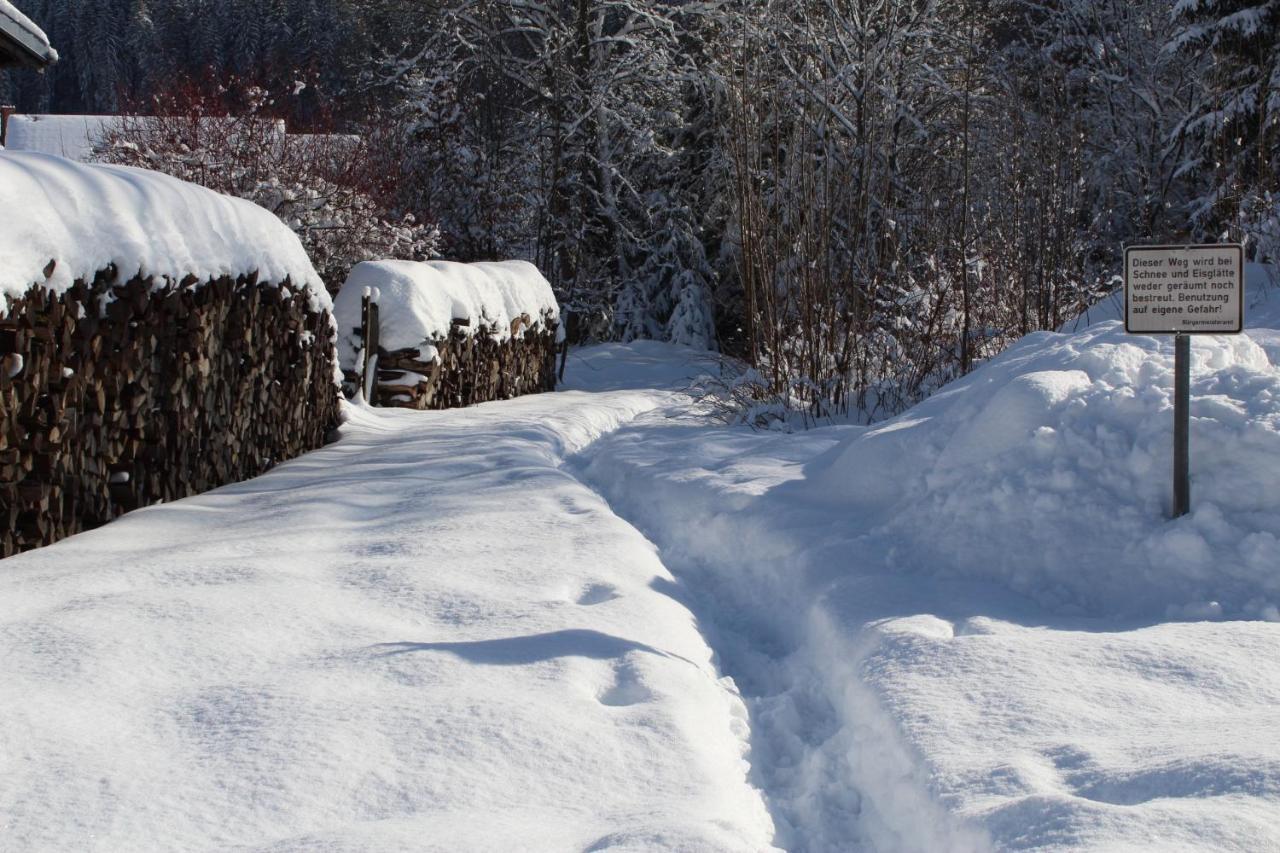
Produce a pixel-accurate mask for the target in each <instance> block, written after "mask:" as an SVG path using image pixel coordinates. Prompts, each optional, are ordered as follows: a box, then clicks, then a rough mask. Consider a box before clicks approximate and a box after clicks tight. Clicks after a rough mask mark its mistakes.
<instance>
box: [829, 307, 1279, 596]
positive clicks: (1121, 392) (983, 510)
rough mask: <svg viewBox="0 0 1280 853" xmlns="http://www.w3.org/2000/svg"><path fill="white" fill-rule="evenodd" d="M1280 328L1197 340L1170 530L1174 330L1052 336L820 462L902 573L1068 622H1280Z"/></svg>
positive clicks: (1098, 329)
mask: <svg viewBox="0 0 1280 853" xmlns="http://www.w3.org/2000/svg"><path fill="white" fill-rule="evenodd" d="M1278 359H1280V333H1277V332H1274V331H1270V330H1255V331H1253V332H1251V333H1249V334H1246V335H1238V336H1198V337H1196V338H1194V340H1193V342H1192V385H1191V394H1192V400H1191V490H1192V495H1191V496H1192V513H1191V515H1189V516H1187V517H1185V518H1182V519H1179V520H1177V521H1171V520H1169V519H1168V514H1169V510H1170V504H1171V479H1172V432H1173V416H1172V406H1173V399H1172V394H1173V347H1172V338H1162V339H1157V338H1154V337H1142V336H1137V335H1128V334H1126V333H1125V332H1124V329H1123V327H1122V326H1121V324H1120V323H1118V322H1115V321H1111V322H1105V323H1101V324H1098V325H1095V326H1092V327H1090V328H1089V329H1088V330H1087V331H1085V332H1082V333H1079V334H1076V335H1070V336H1067V335H1057V334H1053V333H1047V332H1046V333H1039V334H1033V335H1030V336H1028V337H1027V338H1025V339H1023V340H1022V341H1021V342H1020V343H1019V344H1017V345H1016V346H1014V347H1013V348H1011V349H1010V350H1008V351H1007V352H1005V353H1004V354H1002V355H1001V356H1000V357H998V358H996V359H994V360H993V361H992V362H990V363H989V364H987V365H986V366H984V367H983V368H982V369H980V370H978V371H977V372H975V373H974V374H972V375H970V376H969V377H967V378H965V379H963V380H961V381H959V382H956V383H953V384H952V385H950V386H948V387H947V388H944V389H943V390H942V391H940V392H939V393H938V394H936V395H934V396H933V397H931V398H930V399H928V400H926V401H924V402H923V403H921V404H920V405H918V406H916V407H915V408H913V409H911V410H910V411H908V412H906V413H904V414H903V415H901V416H899V417H897V418H894V419H892V420H890V421H887V422H886V423H884V424H881V425H879V426H876V427H874V428H870V429H867V430H865V431H859V432H858V433H857V434H856V435H855V436H853V437H852V438H849V439H846V440H845V441H843V442H842V443H841V444H840V445H838V446H837V447H836V448H834V449H833V450H832V451H830V452H829V453H827V454H826V455H824V456H823V457H820V458H818V459H816V460H814V461H813V462H812V463H811V464H810V466H809V467H808V477H809V483H807V484H806V488H805V489H804V493H805V495H806V496H807V497H808V498H809V499H810V500H822V501H832V502H834V503H836V504H839V505H842V506H843V507H845V508H846V509H847V511H848V512H849V514H850V515H851V516H852V517H853V518H855V519H859V525H860V526H862V525H865V527H864V537H863V539H862V540H861V545H862V546H863V547H865V548H868V549H869V550H870V551H871V552H872V553H876V554H883V559H884V561H885V563H886V565H887V566H888V567H889V568H891V569H892V570H894V571H901V572H908V573H917V572H924V571H927V572H928V573H929V574H932V575H937V576H942V577H964V578H979V579H984V580H990V581H994V582H997V583H999V584H1001V585H1003V586H1006V587H1007V588H1009V589H1011V590H1013V591H1014V592H1017V593H1021V594H1023V595H1026V596H1028V597H1030V598H1032V599H1034V600H1036V601H1037V602H1038V603H1039V604H1041V605H1042V606H1044V607H1047V608H1049V609H1050V610H1053V611H1056V612H1060V613H1074V614H1082V615H1126V616H1140V615H1141V616H1158V617H1170V616H1172V617H1221V616H1233V617H1246V618H1259V617H1260V618H1266V619H1273V620H1274V619H1280V609H1277V605H1280V571H1277V567H1278V566H1280V513H1277V512H1276V507H1277V506H1280V370H1277V367H1276V365H1277V364H1280V360H1278Z"/></svg>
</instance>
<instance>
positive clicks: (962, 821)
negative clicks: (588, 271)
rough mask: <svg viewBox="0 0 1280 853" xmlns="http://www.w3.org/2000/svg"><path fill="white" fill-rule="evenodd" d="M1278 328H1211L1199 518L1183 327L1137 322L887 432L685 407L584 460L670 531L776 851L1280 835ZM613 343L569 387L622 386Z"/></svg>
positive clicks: (1112, 846)
mask: <svg viewBox="0 0 1280 853" xmlns="http://www.w3.org/2000/svg"><path fill="white" fill-rule="evenodd" d="M1278 337H1280V336H1278V335H1277V333H1276V332H1273V331H1270V330H1255V331H1253V332H1250V333H1249V334H1248V335H1246V336H1240V337H1234V338H1229V337H1220V338H1198V339H1197V340H1196V342H1195V344H1194V346H1193V357H1194V359H1195V362H1196V370H1195V374H1194V377H1193V390H1192V394H1193V399H1192V416H1193V418H1194V424H1193V434H1192V442H1193V444H1192V453H1193V465H1194V467H1193V492H1192V498H1193V509H1194V512H1193V514H1192V515H1191V516H1188V517H1185V518H1182V519H1179V520H1177V521H1169V520H1166V517H1165V515H1164V513H1165V512H1166V510H1167V504H1168V501H1169V498H1168V492H1169V489H1170V476H1171V470H1170V468H1171V459H1170V444H1171V436H1170V432H1171V426H1172V424H1171V421H1172V416H1171V412H1170V400H1169V395H1170V390H1171V384H1172V383H1171V369H1172V352H1171V346H1170V342H1169V341H1158V340H1156V339H1152V338H1140V337H1133V336H1129V335H1126V334H1124V332H1123V331H1122V330H1121V329H1120V327H1119V324H1117V323H1115V322H1111V323H1107V324H1103V325H1100V326H1096V327H1094V328H1092V329H1090V330H1089V331H1087V332H1084V333H1082V334H1079V335H1074V336H1068V335H1060V334H1051V333H1045V334H1037V335H1033V336H1031V337H1030V338H1028V339H1026V340H1024V341H1023V342H1021V343H1020V344H1019V345H1017V346H1016V347H1014V348H1013V349H1012V350H1010V351H1009V352H1008V353H1006V354H1005V355H1004V356H1002V357H1001V358H998V359H995V360H994V361H993V362H991V363H988V364H987V365H985V366H983V367H982V368H980V369H979V370H978V371H977V372H975V373H974V374H972V375H971V376H969V377H967V378H966V379H964V380H962V381H960V382H957V383H953V384H952V385H949V386H947V387H946V388H944V389H943V390H942V391H941V392H939V393H938V394H937V395H935V396H934V397H933V398H931V399H930V400H927V401H925V402H924V403H923V404H921V405H919V406H917V407H915V408H914V409H912V410H911V411H909V412H907V413H905V414H903V415H902V416H901V417H899V418H897V419H895V420H893V421H889V422H886V423H884V424H880V425H878V426H876V427H873V428H866V427H856V426H835V427H827V428H822V429H815V430H810V431H807V432H804V433H799V434H791V435H789V434H783V433H778V432H770V431H758V432H757V431H751V430H748V429H744V428H715V427H709V426H707V425H705V424H699V423H698V422H697V420H696V418H693V417H690V412H689V405H690V403H689V402H687V401H686V403H685V404H684V405H683V406H680V405H677V406H674V407H672V408H670V409H668V410H666V411H661V412H657V413H655V414H654V415H652V416H646V417H645V418H643V419H641V420H640V421H637V422H635V423H633V424H631V425H627V426H624V427H623V428H622V429H620V430H619V431H618V432H616V433H613V434H611V435H609V436H606V437H604V438H602V439H601V440H600V441H598V442H597V443H595V444H593V445H592V446H590V447H589V448H587V449H586V451H585V452H584V453H582V454H581V455H580V456H578V457H576V458H575V459H574V460H572V461H571V464H570V466H569V469H568V470H570V471H571V472H572V473H574V474H576V475H577V476H579V477H581V478H582V479H584V480H586V481H587V482H588V483H590V484H591V485H592V486H593V487H594V488H595V489H596V490H597V491H598V492H599V493H600V494H602V495H603V496H604V497H605V498H606V499H607V500H608V501H609V503H610V505H611V507H612V508H613V509H614V511H616V512H618V513H619V514H620V515H622V516H623V517H624V518H627V519H628V520H629V521H631V522H632V523H634V524H636V525H637V526H638V527H640V528H641V529H642V530H643V531H644V532H645V534H646V535H647V536H648V538H649V539H651V540H652V541H653V542H654V543H655V545H657V546H658V548H659V549H660V553H661V555H662V558H663V561H664V562H665V563H666V564H667V565H669V566H671V567H672V571H673V574H674V575H675V576H676V577H677V578H678V579H679V580H680V582H681V583H680V586H679V587H678V588H675V589H674V590H673V594H676V595H679V596H680V597H681V600H685V601H689V602H691V603H692V607H693V609H694V612H695V615H696V617H697V619H698V623H699V625H700V626H702V628H703V631H704V634H705V635H706V636H707V637H709V638H711V641H712V644H713V646H714V648H715V651H716V654H717V660H718V661H719V662H720V664H721V666H722V668H723V672H724V673H725V674H726V675H728V676H730V677H732V678H733V679H734V681H735V682H736V683H737V684H738V685H739V687H740V688H741V690H742V693H743V697H744V699H745V700H746V702H747V706H748V709H749V710H750V719H751V732H752V736H751V745H752V750H751V760H752V771H753V778H754V779H756V780H758V784H760V785H761V787H762V789H763V790H764V791H765V793H766V796H767V799H768V802H769V804H770V808H771V811H772V812H773V814H774V820H775V825H776V826H777V828H778V838H777V839H776V843H777V844H779V846H782V847H784V848H787V849H830V850H846V849H872V850H893V851H902V852H903V853H915V852H916V851H919V853H932V852H933V851H938V850H947V851H990V850H1031V849H1034V850H1046V851H1047V850H1082V849H1083V850H1151V849H1159V850H1187V851H1191V850H1195V851H1207V850H1222V851H1227V850H1272V849H1280V847H1278V845H1280V827H1277V824H1276V821H1275V814H1276V813H1277V809H1278V808H1280V746H1278V744H1280V725H1278V724H1277V722H1276V721H1275V714H1274V708H1275V705H1276V702H1277V701H1280V664H1278V663H1277V661H1280V625H1277V624H1273V623H1270V622H1268V621H1264V620H1266V619H1272V618H1275V616H1276V614H1275V611H1274V605H1275V602H1276V601H1277V598H1276V580H1275V578H1274V576H1275V568H1274V567H1275V566H1277V565H1280V560H1278V559H1277V556H1278V555H1277V553H1276V550H1275V549H1276V541H1277V540H1276V533H1277V530H1276V523H1277V522H1276V517H1275V507H1276V499H1277V497H1278V495H1277V494H1276V488H1277V483H1280V477H1277V474H1280V471H1277V466H1278V465H1280V455H1278V454H1277V450H1280V448H1278V447H1277V444H1276V441H1277V435H1276V433H1277V427H1278V426H1280V401H1278V400H1277V397H1276V391H1277V384H1276V383H1277V382H1278V381H1280V371H1278V370H1277V369H1276V367H1275V365H1276V364H1277V361H1276V359H1277V357H1280V339H1278ZM609 355H610V357H609V358H605V357H604V354H603V353H602V354H597V353H596V352H594V351H593V352H590V353H589V354H586V355H580V356H579V358H580V359H583V360H585V361H587V362H588V364H587V366H586V369H583V370H580V371H578V372H577V373H576V374H575V372H573V370H572V369H571V371H570V373H569V375H568V382H569V384H570V386H571V387H572V386H573V385H575V384H577V385H582V384H583V383H586V385H585V387H607V386H598V383H599V382H600V381H601V380H600V378H598V377H604V378H606V379H609V378H612V377H610V376H609V372H608V371H607V370H606V369H604V368H608V367H609V366H610V361H614V360H617V361H621V359H615V358H614V357H613V356H612V354H609ZM633 355H640V353H634V354H633ZM643 355H644V356H645V357H646V358H647V357H648V356H649V353H643ZM669 360H670V362H671V363H672V364H673V366H674V365H677V364H678V363H679V362H680V361H682V360H683V358H682V356H681V355H680V354H678V353H672V354H671V355H670V357H669ZM571 366H572V362H571ZM1240 617H1254V618H1251V619H1242V618H1240Z"/></svg>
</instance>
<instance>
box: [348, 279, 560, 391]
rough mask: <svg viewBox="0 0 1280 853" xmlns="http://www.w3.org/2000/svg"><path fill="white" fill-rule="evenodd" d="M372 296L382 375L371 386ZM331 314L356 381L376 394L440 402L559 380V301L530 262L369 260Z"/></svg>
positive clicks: (544, 385)
mask: <svg viewBox="0 0 1280 853" xmlns="http://www.w3.org/2000/svg"><path fill="white" fill-rule="evenodd" d="M366 295H368V296H369V297H370V298H371V299H372V301H373V302H375V303H376V304H377V323H378V329H377V332H376V335H377V337H376V338H374V339H373V340H374V342H375V346H376V355H377V360H376V369H377V373H378V375H377V382H372V381H370V382H368V384H367V385H366V383H365V381H364V380H365V378H364V377H363V376H362V375H361V372H362V370H363V369H364V359H363V355H362V353H363V350H364V347H365V342H364V340H363V335H364V330H363V322H364V321H363V317H362V310H363V309H362V304H363V300H364V298H365V296H366ZM334 313H335V316H336V317H337V321H338V328H339V331H340V334H339V339H338V341H339V342H338V351H339V359H340V362H341V365H342V369H343V372H344V374H345V375H346V377H347V380H348V382H349V383H350V385H349V387H350V388H351V389H352V390H354V389H355V388H357V387H360V388H362V389H363V390H364V393H365V395H366V397H372V402H376V403H380V404H382V405H397V406H405V407H409V408H418V409H439V408H452V407H455V406H466V405H470V404H472V403H479V402H484V401H487V400H498V399H507V398H510V397H515V396H518V395H520V394H523V393H528V392H530V391H545V390H552V389H554V388H555V370H554V355H555V353H554V350H555V344H556V342H557V339H558V338H557V336H558V331H559V319H560V309H559V306H558V305H557V304H556V298H555V294H554V293H552V290H551V285H550V284H549V283H548V282H547V280H546V279H545V278H543V276H542V274H541V273H540V272H538V269H537V267H535V266H534V265H533V264H531V263H528V262H526V261H503V262H495V263H475V264H462V263H455V262H451V261H431V262H427V263H419V262H414V261H370V262H365V263H362V264H358V265H357V266H356V267H355V269H353V270H352V271H351V275H350V276H349V277H348V279H347V281H346V283H345V284H344V285H343V286H342V290H341V291H340V292H339V293H338V298H337V300H336V302H335V305H334ZM371 337H372V336H371Z"/></svg>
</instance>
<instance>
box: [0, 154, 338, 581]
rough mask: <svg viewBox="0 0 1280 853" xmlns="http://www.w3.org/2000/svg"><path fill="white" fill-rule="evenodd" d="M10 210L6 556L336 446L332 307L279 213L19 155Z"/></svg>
mask: <svg viewBox="0 0 1280 853" xmlns="http://www.w3.org/2000/svg"><path fill="white" fill-rule="evenodd" d="M0 211H3V213H2V214H0V217H3V219H2V220H0V221H3V227H0V448H8V450H7V451H6V452H5V453H3V454H0V557H5V556H8V555H10V554H13V553H15V552H17V551H24V550H27V549H30V548H36V547H40V546H42V545H48V544H50V543H52V542H56V541H58V540H59V539H62V538H65V537H67V536H70V535H72V534H75V533H77V532H79V531H81V530H87V529H90V528H92V527H96V526H98V525H101V524H105V523H106V522H108V521H110V520H111V519H113V518H115V517H116V516H118V515H120V514H121V513H124V512H128V511H130V510H132V509H135V508H138V507H141V506H146V505H148V504H153V503H158V502H164V501H171V500H174V499H176V498H180V497H184V496H186V495H191V494H195V493H198V492H202V491H205V490H207V489H211V488H215V487H217V486H221V485H225V484H227V483H232V482H237V481H239V480H244V479H247V478H249V477H253V476H256V475H258V474H260V473H262V472H263V471H265V470H268V469H269V468H271V467H272V466H274V465H275V464H277V463H278V462H280V461H283V460H285V459H290V458H293V457H295V456H298V455H300V454H302V453H305V452H307V451H310V450H314V449H315V448H317V447H320V446H321V445H322V444H323V443H324V441H325V438H326V436H327V435H328V433H329V430H330V429H331V428H332V427H333V426H334V425H335V424H336V422H337V420H338V412H339V399H338V389H337V385H336V381H335V380H336V378H337V374H338V369H337V358H336V347H335V336H336V327H335V325H334V322H333V314H332V311H331V308H332V301H331V300H330V299H329V296H328V294H327V293H326V291H325V289H324V285H323V283H322V282H321V281H320V278H319V276H318V275H317V274H316V272H315V270H314V269H313V268H312V266H311V263H310V261H309V260H308V259H307V256H306V253H305V252H304V251H303V249H302V245H301V244H300V243H299V242H298V238H297V237H296V236H295V235H294V233H293V232H292V231H291V230H290V229H289V228H287V227H286V226H285V225H284V224H283V223H282V222H280V220H278V219H277V218H276V217H275V216H273V215H272V214H271V213H268V212H267V211H266V210H263V209H262V208H260V207H258V206H256V205H254V204H252V203H250V202H247V201H243V200H240V199H234V198H230V197H227V196H224V195H220V194H218V193H215V192H212V191H210V190H207V189H204V188H202V187H198V186H195V185H193V184H188V183H185V182H183V181H179V180H177V179H175V178H171V177H168V176H166V175H161V174H158V173H154V172H148V171H144V170H139V169H129V168H122V167H114V166H85V165H80V164H77V163H73V162H71V161H69V160H64V159H62V158H59V157H52V156H48V155H41V154H22V153H14V152H0Z"/></svg>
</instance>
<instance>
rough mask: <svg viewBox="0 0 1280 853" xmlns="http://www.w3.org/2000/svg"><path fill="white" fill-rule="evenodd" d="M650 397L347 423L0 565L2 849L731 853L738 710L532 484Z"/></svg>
mask: <svg viewBox="0 0 1280 853" xmlns="http://www.w3.org/2000/svg"><path fill="white" fill-rule="evenodd" d="M664 398H665V395H661V394H654V393H644V392H641V393H637V392H626V391H622V392H616V393H610V394H598V395H587V394H558V395H537V396H534V397H527V398H522V399H519V400H514V401H508V402H505V403H501V404H485V405H480V406H475V407H471V408H469V409H465V410H457V411H451V412H440V413H413V412H399V411H396V410H382V409H378V410H374V409H367V408H362V407H360V408H358V407H352V408H351V409H350V414H351V419H350V421H349V422H348V423H347V424H346V425H345V426H344V427H343V437H342V439H341V441H339V442H338V443H337V444H334V445H331V446H329V447H326V448H324V449H322V450H319V451H317V452H315V453H312V454H310V455H308V456H305V457H303V458H301V459H297V460H293V461H291V462H287V463H285V464H283V465H281V466H279V467H278V468H276V469H274V470H273V471H272V472H271V473H269V474H267V475H265V476H264V477H261V478H259V479H257V480H254V481H251V482H248V483H242V484H239V485H235V486H230V487H227V488H223V489H219V490H217V491H214V492H211V493H208V494H206V495H203V496H200V497H195V498H190V499H187V500H183V501H177V502H174V503H171V504H166V505H162V506H157V507H151V508H147V509H144V510H140V511H138V512H135V513H131V514H130V515H128V516H126V517H125V518H123V519H121V520H119V521H117V522H114V523H112V524H110V525H108V526H106V527H104V528H101V529H99V530H96V531H93V532H90V533H86V534H82V535H80V536H76V537H73V538H71V539H68V540H65V541H63V542H61V543H59V544H57V545H54V546H52V547H50V548H46V549H43V550H40V551H35V552H31V553H28V554H24V555H21V556H19V557H15V558H11V559H8V560H5V561H4V564H3V567H4V571H3V572H0V600H3V601H4V602H5V606H4V608H3V609H2V612H0V655H3V657H4V660H5V678H4V680H3V682H2V683H0V719H3V720H4V721H5V725H4V726H0V755H4V756H5V757H6V764H5V772H4V773H3V774H0V814H2V815H4V821H3V823H0V826H2V827H3V833H4V839H5V841H4V845H3V846H5V847H6V848H11V849H20V850H36V849H45V850H71V849H75V850H104V851H107V850H126V849H127V850H170V849H230V848H237V849H238V848H239V847H241V846H243V847H244V848H247V849H262V850H266V849H271V850H301V849H326V850H406V851H408V850H422V849H432V850H515V849H537V850H586V849H597V850H603V849H606V848H609V849H631V850H639V849H652V850H659V849H662V850H677V849H684V850H762V849H767V848H768V847H769V840H770V838H771V836H772V827H771V824H770V819H769V815H768V812H767V810H766V809H765V806H764V804H763V802H762V800H761V797H760V794H759V792H758V791H757V790H755V789H754V788H753V787H752V786H751V785H749V784H748V782H747V778H746V777H747V771H748V766H747V764H746V761H745V758H744V752H745V749H746V744H745V737H746V720H745V709H744V707H743V704H742V701H741V699H740V698H739V697H738V695H737V692H736V689H735V688H734V686H733V684H732V683H731V682H729V681H727V680H724V679H722V678H720V677H719V675H718V674H717V672H716V670H715V667H714V666H713V664H712V655H711V650H710V649H709V648H708V646H707V645H706V642H705V641H704V640H703V638H702V637H701V636H700V634H699V632H698V629H697V626H696V624H695V622H694V619H693V617H692V616H691V615H690V613H689V611H688V610H687V609H686V608H685V607H684V606H683V605H681V604H680V603H679V602H678V601H677V600H676V599H675V598H673V597H672V596H671V595H669V594H668V593H667V590H669V589H670V588H671V587H672V586H673V584H674V580H673V578H672V577H671V575H670V573H669V572H667V570H666V569H665V567H664V566H663V565H662V563H661V562H659V560H658V558H657V556H656V555H655V554H654V551H653V548H652V547H651V546H650V545H649V544H648V543H647V542H646V541H645V540H644V539H643V537H641V536H640V534H639V533H637V532H636V531H635V529H634V528H632V527H630V526H629V525H627V524H626V523H624V522H622V521H621V520H619V519H618V518H617V517H616V516H614V515H613V514H612V513H611V512H610V511H609V509H608V507H607V506H606V505H605V504H604V502H603V501H602V500H601V499H600V498H599V497H598V496H596V495H595V494H594V493H592V492H591V491H590V490H589V489H587V488H586V487H585V486H583V485H582V484H581V483H579V482H577V481H575V480H574V479H573V478H572V477H570V476H568V475H567V474H566V473H565V472H564V471H563V470H561V467H560V466H561V462H562V460H563V458H564V456H565V455H566V454H568V453H572V452H574V451H575V450H578V449H581V448H582V447H584V446H586V445H587V444H589V443H590V442H591V441H593V440H595V439H597V438H598V437H599V436H600V435H601V434H603V433H604V432H607V431H608V430H611V429H614V428H616V427H617V425H618V424H620V423H622V422H624V421H626V420H629V419H631V418H634V417H635V416H636V415H637V414H638V413H640V412H642V411H644V410H646V409H649V408H652V407H653V406H654V405H655V404H656V403H657V402H658V401H660V400H662V399H664Z"/></svg>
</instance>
